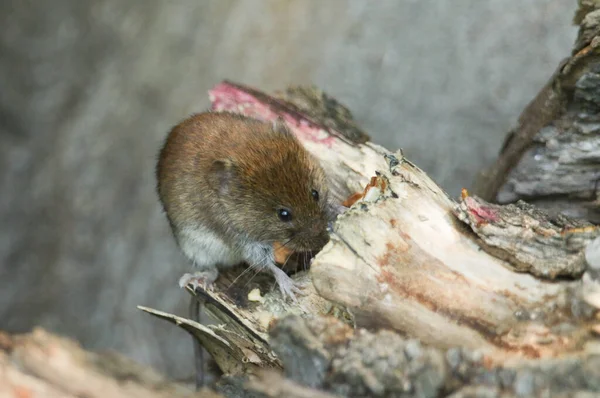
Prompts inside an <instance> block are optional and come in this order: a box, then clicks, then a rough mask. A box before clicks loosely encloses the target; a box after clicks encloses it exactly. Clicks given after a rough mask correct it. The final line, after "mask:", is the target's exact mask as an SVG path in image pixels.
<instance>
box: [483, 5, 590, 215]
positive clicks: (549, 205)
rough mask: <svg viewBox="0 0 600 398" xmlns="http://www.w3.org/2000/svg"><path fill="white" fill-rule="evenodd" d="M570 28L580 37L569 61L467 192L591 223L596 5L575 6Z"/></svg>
mask: <svg viewBox="0 0 600 398" xmlns="http://www.w3.org/2000/svg"><path fill="white" fill-rule="evenodd" d="M574 22H575V23H576V24H578V25H579V34H578V37H577V39H576V42H575V44H574V47H573V50H572V53H571V56H570V57H568V58H566V59H565V60H564V61H563V62H562V63H561V64H560V65H559V66H558V68H557V70H556V73H555V74H554V75H553V76H552V77H551V78H550V80H549V81H548V83H547V84H546V86H545V87H544V88H543V89H542V90H541V91H540V93H539V94H538V95H537V96H536V98H535V99H534V100H533V101H532V102H531V104H529V106H528V107H527V108H526V109H525V110H524V111H523V113H522V114H521V116H520V118H519V123H518V125H517V127H516V128H515V129H514V130H513V131H512V132H511V133H509V135H508V136H507V138H506V141H505V145H504V147H503V149H502V151H501V153H500V156H499V157H498V159H497V161H496V162H495V164H494V165H492V166H491V167H490V168H489V169H488V170H486V171H485V172H484V173H482V175H481V176H480V177H479V179H478V181H477V182H476V184H475V188H474V191H475V192H476V193H477V194H478V195H480V196H481V197H482V198H484V199H486V200H489V201H496V202H498V203H511V202H515V201H517V200H519V199H523V200H527V201H528V202H529V203H531V204H535V205H536V206H538V207H541V208H544V209H546V210H547V211H548V212H550V213H551V214H553V215H558V214H563V215H569V216H571V217H576V218H582V219H587V220H590V221H592V222H595V223H598V222H600V212H599V211H598V199H597V194H598V180H599V179H600V150H599V149H598V148H600V145H599V144H600V139H599V137H600V135H599V134H600V118H599V116H598V115H599V113H600V47H599V46H600V4H599V3H598V2H597V1H592V0H580V1H579V10H578V11H577V13H576V15H575V19H574Z"/></svg>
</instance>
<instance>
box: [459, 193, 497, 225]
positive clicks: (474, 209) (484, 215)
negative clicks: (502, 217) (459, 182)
mask: <svg viewBox="0 0 600 398" xmlns="http://www.w3.org/2000/svg"><path fill="white" fill-rule="evenodd" d="M465 204H466V205H467V209H468V210H469V213H470V214H471V215H472V216H473V217H474V218H475V221H476V222H477V223H478V224H480V223H489V222H496V221H498V213H497V212H496V210H494V209H492V208H491V207H485V206H481V205H480V204H479V203H478V202H477V201H476V200H475V199H473V198H472V197H470V196H468V197H466V198H465Z"/></svg>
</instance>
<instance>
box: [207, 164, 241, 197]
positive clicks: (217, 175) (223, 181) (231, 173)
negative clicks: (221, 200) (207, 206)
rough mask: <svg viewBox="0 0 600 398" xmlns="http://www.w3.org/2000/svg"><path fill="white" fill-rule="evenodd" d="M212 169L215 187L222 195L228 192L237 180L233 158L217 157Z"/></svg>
mask: <svg viewBox="0 0 600 398" xmlns="http://www.w3.org/2000/svg"><path fill="white" fill-rule="evenodd" d="M210 171H211V173H210V175H211V179H210V180H211V184H212V186H213V188H214V189H216V190H217V191H218V192H219V194H221V195H226V194H228V193H229V192H230V190H231V186H232V184H233V182H234V181H235V174H236V167H235V163H234V162H233V161H232V160H231V159H216V160H214V161H213V163H212V165H211V170H210Z"/></svg>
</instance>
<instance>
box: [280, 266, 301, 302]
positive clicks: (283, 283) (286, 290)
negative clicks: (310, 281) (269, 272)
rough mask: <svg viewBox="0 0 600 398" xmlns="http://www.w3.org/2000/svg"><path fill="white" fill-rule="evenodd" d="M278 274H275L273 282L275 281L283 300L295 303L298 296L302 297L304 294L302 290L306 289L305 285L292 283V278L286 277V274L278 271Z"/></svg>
mask: <svg viewBox="0 0 600 398" xmlns="http://www.w3.org/2000/svg"><path fill="white" fill-rule="evenodd" d="M278 270H279V272H275V273H274V274H275V280H276V281H277V285H278V286H279V291H280V292H281V295H282V296H283V298H284V299H286V298H288V297H289V298H291V299H292V301H294V302H295V303H297V302H298V298H297V297H296V295H298V296H304V295H305V294H306V293H305V292H304V291H303V289H304V288H305V287H306V283H299V282H296V281H294V280H293V279H292V278H290V277H289V276H287V274H286V273H285V272H283V271H281V270H280V269H278Z"/></svg>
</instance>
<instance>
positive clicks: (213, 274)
mask: <svg viewBox="0 0 600 398" xmlns="http://www.w3.org/2000/svg"><path fill="white" fill-rule="evenodd" d="M218 276H219V271H218V270H217V269H216V268H214V269H210V270H206V271H200V272H194V273H193V274H190V273H186V274H184V275H183V276H182V277H181V278H179V287H180V288H182V289H183V288H184V287H186V286H188V285H191V287H192V288H193V289H194V290H196V288H198V287H201V288H202V289H204V290H205V291H211V290H213V288H214V282H215V281H216V280H217V277H218Z"/></svg>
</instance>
